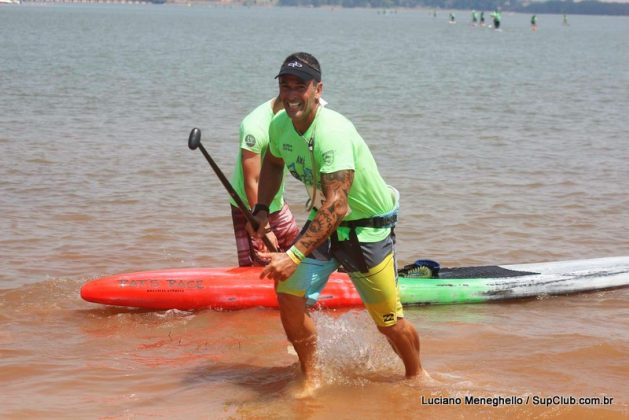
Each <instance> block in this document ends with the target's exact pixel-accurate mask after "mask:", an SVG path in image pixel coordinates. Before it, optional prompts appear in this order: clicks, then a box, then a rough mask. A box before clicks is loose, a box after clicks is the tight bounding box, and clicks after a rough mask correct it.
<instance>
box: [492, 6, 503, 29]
mask: <svg viewBox="0 0 629 420" xmlns="http://www.w3.org/2000/svg"><path fill="white" fill-rule="evenodd" d="M491 17H492V19H493V20H494V29H500V21H501V20H502V14H501V13H500V11H499V10H498V9H496V10H494V12H493V13H492V14H491Z"/></svg>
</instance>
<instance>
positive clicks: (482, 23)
mask: <svg viewBox="0 0 629 420" xmlns="http://www.w3.org/2000/svg"><path fill="white" fill-rule="evenodd" d="M480 26H485V12H483V11H481V12H480Z"/></svg>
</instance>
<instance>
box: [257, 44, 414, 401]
mask: <svg viewBox="0 0 629 420" xmlns="http://www.w3.org/2000/svg"><path fill="white" fill-rule="evenodd" d="M276 78H279V100H281V101H282V103H283V105H284V111H283V112H281V113H279V114H278V115H277V116H276V117H275V118H274V119H273V121H272V122H271V125H270V127H269V141H270V144H269V153H267V154H266V156H265V159H264V162H263V165H262V171H261V173H260V186H259V190H258V204H256V206H255V208H254V217H256V219H257V220H258V222H259V223H260V225H261V226H264V225H265V224H266V222H267V215H268V212H269V204H270V203H271V201H272V198H273V196H274V195H275V193H276V192H277V190H278V188H279V187H280V185H281V181H282V175H283V172H284V168H287V169H288V171H289V172H290V173H291V174H292V175H293V176H294V177H295V178H297V179H298V180H300V181H301V182H302V183H304V185H305V187H306V190H307V191H308V194H309V195H310V202H311V206H312V210H311V212H310V215H309V220H308V222H307V223H306V225H305V226H304V228H303V229H302V232H301V233H300V235H299V237H298V239H297V241H296V242H295V245H293V246H292V247H291V248H290V249H289V250H288V251H287V252H285V253H268V254H265V257H268V258H270V263H269V264H268V265H267V266H266V267H265V269H264V270H263V272H262V276H263V277H269V278H271V279H273V280H274V281H275V282H276V292H277V296H278V301H279V304H280V316H281V320H282V325H283V326H284V330H285V332H286V335H287V337H288V340H289V341H290V342H291V343H292V344H293V347H294V348H295V351H296V352H297V355H298V356H299V360H300V364H301V369H302V372H303V374H304V379H305V384H304V385H305V391H306V392H308V391H309V390H313V389H315V388H316V387H317V386H318V385H317V384H318V382H319V377H318V370H317V368H316V363H315V351H316V331H315V327H314V323H313V321H312V320H311V319H310V317H309V316H308V311H307V305H308V304H312V303H314V302H315V301H316V298H317V297H318V294H319V292H320V291H321V290H322V289H323V287H324V286H325V283H326V282H327V279H328V277H329V275H330V274H331V273H332V272H333V271H334V270H335V269H336V268H337V267H338V266H339V265H342V266H343V267H344V268H345V270H346V271H347V272H348V273H349V275H350V277H351V279H352V281H353V283H354V285H355V286H356V289H357V291H358V293H359V294H360V296H361V298H362V300H363V302H364V303H365V306H366V308H367V310H368V311H369V314H370V315H371V317H372V319H373V320H374V321H375V323H376V325H377V327H378V330H379V331H380V332H381V333H383V334H384V335H385V337H386V338H387V340H388V341H389V343H390V344H391V346H392V347H393V349H394V351H395V353H396V354H397V355H398V356H399V357H400V358H401V359H402V361H403V363H404V366H405V369H406V376H407V377H408V378H412V377H416V376H418V375H420V374H425V372H424V371H423V370H422V368H421V364H420V360H419V336H418V334H417V332H416V330H415V328H414V327H413V325H412V324H411V323H410V322H407V321H406V320H405V319H404V318H403V310H402V305H401V303H400V296H399V290H398V288H397V270H396V262H395V255H394V243H395V236H394V234H393V229H392V227H393V225H394V223H395V221H396V217H397V209H398V199H397V195H396V194H394V193H393V191H392V189H391V188H389V187H388V186H387V185H386V184H385V182H384V180H383V179H382V177H381V176H380V173H379V172H378V168H377V165H376V162H375V160H374V158H373V156H372V154H371V152H370V150H369V148H368V146H367V145H366V143H365V142H364V140H363V139H362V138H361V137H360V135H359V134H358V132H357V131H356V128H355V127H354V126H353V124H352V123H351V122H350V121H349V120H348V119H346V118H345V117H343V116H342V115H341V114H339V113H337V112H335V111H332V110H330V109H329V108H324V107H322V106H321V105H320V103H319V100H320V98H321V93H322V90H323V84H322V82H321V67H320V65H319V62H318V61H317V59H316V58H315V57H313V56H312V55H310V54H307V53H295V54H291V55H290V56H288V57H287V58H286V60H285V61H284V63H283V64H282V66H281V69H280V72H279V74H278V75H277V76H276ZM262 233H263V229H260V230H259V231H258V232H257V234H258V235H261V234H262Z"/></svg>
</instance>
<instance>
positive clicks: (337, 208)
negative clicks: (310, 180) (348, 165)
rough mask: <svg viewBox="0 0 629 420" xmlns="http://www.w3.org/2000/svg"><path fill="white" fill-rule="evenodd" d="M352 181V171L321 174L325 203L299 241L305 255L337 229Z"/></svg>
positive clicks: (345, 208)
mask: <svg viewBox="0 0 629 420" xmlns="http://www.w3.org/2000/svg"><path fill="white" fill-rule="evenodd" d="M353 181H354V171H351V170H345V171H338V172H334V173H330V174H321V189H322V191H323V194H324V195H325V202H324V203H323V206H321V208H320V209H319V211H318V212H317V214H316V216H315V218H314V219H313V220H312V222H311V223H310V226H309V227H308V230H307V231H306V232H305V233H304V235H303V236H302V237H301V238H300V239H299V242H300V244H301V245H303V246H304V247H305V248H306V249H305V252H304V253H305V254H308V253H310V252H312V251H313V250H314V249H315V248H316V247H317V246H319V245H320V244H321V243H323V241H325V240H326V239H327V238H328V237H329V236H330V235H331V234H332V233H333V232H334V231H335V230H336V228H337V227H338V225H339V224H340V223H341V221H342V220H343V217H345V215H346V214H347V211H348V197H349V190H350V189H351V187H352V182H353Z"/></svg>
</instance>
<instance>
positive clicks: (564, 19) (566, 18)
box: [563, 15, 568, 26]
mask: <svg viewBox="0 0 629 420" xmlns="http://www.w3.org/2000/svg"><path fill="white" fill-rule="evenodd" d="M563 25H564V26H568V16H566V15H563Z"/></svg>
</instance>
